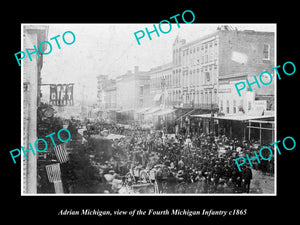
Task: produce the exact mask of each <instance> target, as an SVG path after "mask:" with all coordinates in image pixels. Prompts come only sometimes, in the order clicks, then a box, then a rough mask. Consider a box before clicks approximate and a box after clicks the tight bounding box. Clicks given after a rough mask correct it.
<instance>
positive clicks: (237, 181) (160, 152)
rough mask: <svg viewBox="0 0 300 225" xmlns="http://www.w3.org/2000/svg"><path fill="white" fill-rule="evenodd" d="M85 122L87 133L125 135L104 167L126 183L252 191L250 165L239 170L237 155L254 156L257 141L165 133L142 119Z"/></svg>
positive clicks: (171, 189)
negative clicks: (128, 122) (142, 123)
mask: <svg viewBox="0 0 300 225" xmlns="http://www.w3.org/2000/svg"><path fill="white" fill-rule="evenodd" d="M86 127H87V132H86V133H85V135H86V136H88V135H91V134H92V135H94V134H99V135H101V136H105V135H107V134H110V133H113V134H119V135H122V137H121V138H117V139H114V140H113V143H112V147H113V148H114V149H115V150H116V151H115V152H116V154H114V155H113V157H112V158H111V159H110V161H106V162H105V164H106V165H105V166H106V168H108V169H107V171H103V173H111V174H114V177H118V178H119V179H122V183H123V184H124V183H126V184H129V185H137V184H143V183H149V184H153V185H154V184H155V185H156V186H157V191H156V192H157V193H249V192H250V182H251V179H252V170H251V168H249V166H247V164H245V165H244V166H242V171H241V172H240V171H239V170H238V168H237V166H236V164H235V162H234V159H236V158H237V157H239V156H245V154H248V155H249V156H251V155H252V154H253V150H256V149H258V148H259V145H258V144H257V143H256V142H249V141H239V140H237V139H230V138H228V137H226V136H224V135H223V136H214V135H212V134H204V133H202V134H200V135H193V136H190V135H188V134H186V133H185V134H183V133H181V134H177V135H175V134H166V133H164V131H162V130H151V129H142V128H141V127H140V126H139V125H138V124H134V125H131V126H122V125H118V124H112V123H110V124H108V123H104V122H98V123H88V124H87V125H86ZM87 139H88V138H87ZM252 163H253V168H254V169H258V170H262V171H263V172H269V173H272V171H273V165H274V162H273V161H272V160H270V161H269V162H267V161H266V162H262V164H258V163H255V161H253V162H252ZM120 187H121V185H120ZM113 191H115V192H117V191H118V190H116V189H115V190H113Z"/></svg>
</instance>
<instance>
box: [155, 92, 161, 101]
mask: <svg viewBox="0 0 300 225" xmlns="http://www.w3.org/2000/svg"><path fill="white" fill-rule="evenodd" d="M161 95H162V93H159V94H156V95H155V96H154V98H153V100H154V101H155V102H157V101H159V100H160V98H161Z"/></svg>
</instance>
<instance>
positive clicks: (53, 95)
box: [49, 84, 57, 105]
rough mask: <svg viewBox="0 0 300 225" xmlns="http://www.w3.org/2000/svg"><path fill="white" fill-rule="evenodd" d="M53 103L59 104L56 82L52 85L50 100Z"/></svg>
mask: <svg viewBox="0 0 300 225" xmlns="http://www.w3.org/2000/svg"><path fill="white" fill-rule="evenodd" d="M49 103H50V104H51V105H57V86H56V85H55V84H51V85H50V101H49Z"/></svg>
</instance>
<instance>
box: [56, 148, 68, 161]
mask: <svg viewBox="0 0 300 225" xmlns="http://www.w3.org/2000/svg"><path fill="white" fill-rule="evenodd" d="M54 152H55V155H56V158H57V160H58V161H59V162H60V163H64V162H67V161H68V160H69V156H68V152H67V147H66V143H64V144H60V145H57V146H56V147H54Z"/></svg>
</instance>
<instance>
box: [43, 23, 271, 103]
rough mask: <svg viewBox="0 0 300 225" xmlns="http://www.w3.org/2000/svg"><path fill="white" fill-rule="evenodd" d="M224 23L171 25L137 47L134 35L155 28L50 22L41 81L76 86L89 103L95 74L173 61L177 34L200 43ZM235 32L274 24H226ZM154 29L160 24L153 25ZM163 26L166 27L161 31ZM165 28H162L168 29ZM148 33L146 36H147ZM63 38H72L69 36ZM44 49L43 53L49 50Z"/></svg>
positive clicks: (77, 95)
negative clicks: (48, 46)
mask: <svg viewBox="0 0 300 225" xmlns="http://www.w3.org/2000/svg"><path fill="white" fill-rule="evenodd" d="M220 25H222V24H199V23H198V24H194V23H192V24H184V23H180V28H178V27H177V25H176V23H174V24H172V29H171V31H170V32H169V33H167V34H163V33H161V32H160V33H159V34H160V36H159V37H157V36H156V34H155V33H152V34H151V37H152V40H149V38H148V37H147V34H146V35H145V37H144V38H142V39H140V42H141V45H138V43H137V41H136V39H135V36H134V33H135V32H137V31H139V30H144V31H145V28H146V27H147V28H148V30H149V31H151V30H153V24H145V23H143V24H49V33H48V41H50V43H51V44H52V47H53V49H52V52H51V53H50V54H48V55H44V57H43V59H44V63H43V68H42V83H56V84H59V83H75V85H74V99H75V101H76V100H80V99H86V100H88V101H90V102H93V101H96V99H97V79H96V76H98V75H109V77H110V78H112V79H113V78H115V77H117V76H120V75H123V74H125V73H126V72H127V71H128V70H132V71H133V70H134V66H139V70H142V71H147V70H150V69H151V68H153V67H157V66H160V65H163V64H166V63H169V62H171V60H172V44H173V42H174V40H175V38H176V36H177V35H179V37H180V38H183V39H186V41H187V42H190V41H193V40H195V39H198V38H200V37H202V36H204V35H206V34H209V33H212V32H214V31H216V29H217V27H218V26H220ZM224 25H231V26H232V27H233V28H237V29H238V30H255V31H269V32H275V30H276V24H224ZM156 26H158V25H157V24H156ZM164 26H165V27H164ZM167 26H168V25H167V24H163V26H162V29H163V30H168V27H167ZM66 31H72V32H73V33H74V34H75V37H76V40H75V42H74V43H73V44H71V45H66V44H65V43H64V42H63V40H62V35H63V34H64V33H65V32H66ZM145 33H146V32H145ZM57 35H60V37H59V38H58V41H59V43H60V46H61V49H58V48H57V45H56V43H55V40H50V38H52V37H55V36H57ZM65 37H66V39H67V40H68V41H69V40H70V41H71V40H72V38H71V36H70V34H66V36H65ZM47 51H48V50H46V52H47ZM42 92H43V96H44V97H45V98H48V96H49V87H48V86H43V89H42Z"/></svg>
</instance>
